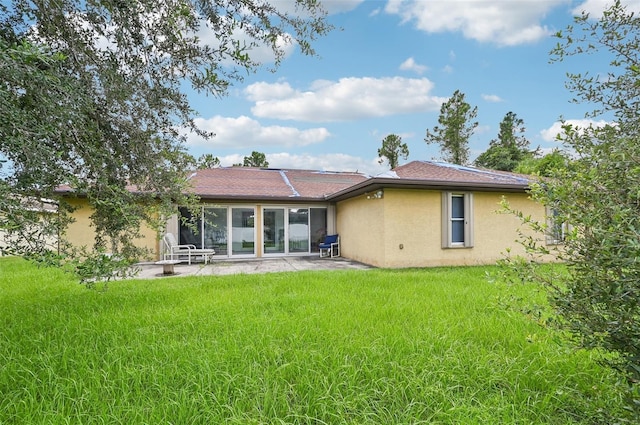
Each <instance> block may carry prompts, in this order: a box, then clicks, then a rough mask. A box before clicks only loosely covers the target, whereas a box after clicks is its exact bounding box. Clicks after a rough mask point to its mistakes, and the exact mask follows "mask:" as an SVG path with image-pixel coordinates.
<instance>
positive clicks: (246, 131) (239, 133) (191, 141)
mask: <svg viewBox="0 0 640 425" xmlns="http://www.w3.org/2000/svg"><path fill="white" fill-rule="evenodd" d="M195 124H196V125H197V126H198V128H200V129H202V130H205V131H209V132H213V133H215V134H216V135H215V137H213V138H212V139H210V140H204V139H202V138H201V137H198V136H197V135H195V134H193V133H191V134H189V135H188V136H187V144H188V145H190V146H213V147H220V148H228V147H233V148H253V147H265V146H286V147H288V146H307V145H311V144H315V143H321V142H323V141H324V140H326V139H327V138H329V137H330V136H331V133H329V130H327V129H326V128H322V127H319V128H311V129H307V130H300V129H298V128H295V127H283V126H275V125H274V126H262V125H261V124H260V123H259V122H258V121H256V120H254V119H251V118H249V117H246V116H240V117H238V118H228V117H222V116H219V115H216V116H214V117H211V118H209V119H204V118H196V119H195Z"/></svg>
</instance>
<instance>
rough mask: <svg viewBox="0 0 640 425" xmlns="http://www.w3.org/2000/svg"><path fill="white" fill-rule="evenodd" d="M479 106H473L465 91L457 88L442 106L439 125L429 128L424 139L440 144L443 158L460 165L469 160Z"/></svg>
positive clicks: (428, 142) (430, 142) (429, 142)
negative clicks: (471, 139)
mask: <svg viewBox="0 0 640 425" xmlns="http://www.w3.org/2000/svg"><path fill="white" fill-rule="evenodd" d="M477 115H478V107H473V108H472V107H471V105H469V104H468V103H467V102H466V101H465V100H464V93H462V92H461V91H460V90H456V91H455V92H454V93H453V96H451V98H449V100H447V101H446V102H444V103H443V104H442V106H441V107H440V116H439V117H438V124H440V125H439V126H435V127H434V128H433V130H427V135H426V137H425V139H424V141H425V142H426V143H427V144H438V145H440V152H441V154H442V159H443V160H444V161H446V162H450V163H453V164H458V165H466V164H467V163H468V162H469V138H470V137H471V136H472V135H473V132H474V131H475V129H476V127H477V126H478V122H477V121H473V120H474V119H475V118H476V116H477Z"/></svg>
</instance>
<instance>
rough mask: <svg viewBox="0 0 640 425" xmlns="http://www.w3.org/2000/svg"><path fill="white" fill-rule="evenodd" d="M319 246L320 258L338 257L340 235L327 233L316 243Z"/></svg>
mask: <svg viewBox="0 0 640 425" xmlns="http://www.w3.org/2000/svg"><path fill="white" fill-rule="evenodd" d="M318 247H319V248H320V258H324V257H331V258H333V257H339V256H340V236H338V235H327V236H325V237H324V242H322V243H320V244H318Z"/></svg>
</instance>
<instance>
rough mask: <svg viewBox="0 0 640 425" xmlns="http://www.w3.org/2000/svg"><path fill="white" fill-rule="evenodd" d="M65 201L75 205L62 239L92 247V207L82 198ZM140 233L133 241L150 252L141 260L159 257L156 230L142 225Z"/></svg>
mask: <svg viewBox="0 0 640 425" xmlns="http://www.w3.org/2000/svg"><path fill="white" fill-rule="evenodd" d="M65 202H67V203H69V204H70V205H72V206H73V207H75V208H76V210H75V211H73V213H72V217H73V219H74V220H75V221H74V222H73V223H71V224H69V226H68V227H67V229H66V232H65V234H64V239H66V240H67V241H68V242H70V243H71V244H72V245H74V246H77V247H82V246H85V247H87V248H91V247H93V244H94V242H95V241H94V239H95V235H96V233H95V230H94V228H93V225H92V223H91V215H92V214H93V208H92V207H91V206H90V205H89V203H88V202H87V200H86V199H84V198H67V199H65ZM140 234H141V237H140V238H137V239H135V241H134V243H135V245H136V246H138V247H141V248H145V249H147V250H149V251H150V253H151V254H150V256H149V258H144V259H141V260H157V259H159V252H160V249H159V248H160V242H159V239H158V235H157V233H156V231H155V230H153V229H151V228H149V227H147V226H144V225H143V227H142V229H140Z"/></svg>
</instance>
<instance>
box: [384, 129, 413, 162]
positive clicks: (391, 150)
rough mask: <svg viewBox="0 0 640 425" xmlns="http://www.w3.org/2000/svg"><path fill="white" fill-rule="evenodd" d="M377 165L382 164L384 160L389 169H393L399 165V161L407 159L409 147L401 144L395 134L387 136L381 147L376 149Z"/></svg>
mask: <svg viewBox="0 0 640 425" xmlns="http://www.w3.org/2000/svg"><path fill="white" fill-rule="evenodd" d="M378 157H379V159H378V163H380V164H382V163H383V162H384V161H385V160H386V161H387V162H388V163H389V168H390V169H392V170H393V169H394V168H396V167H397V166H398V165H399V159H400V158H402V159H407V158H408V157H409V147H408V146H407V144H406V143H402V137H400V136H398V135H396V134H389V135H388V136H387V137H385V138H384V139H382V147H380V148H379V149H378Z"/></svg>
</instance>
